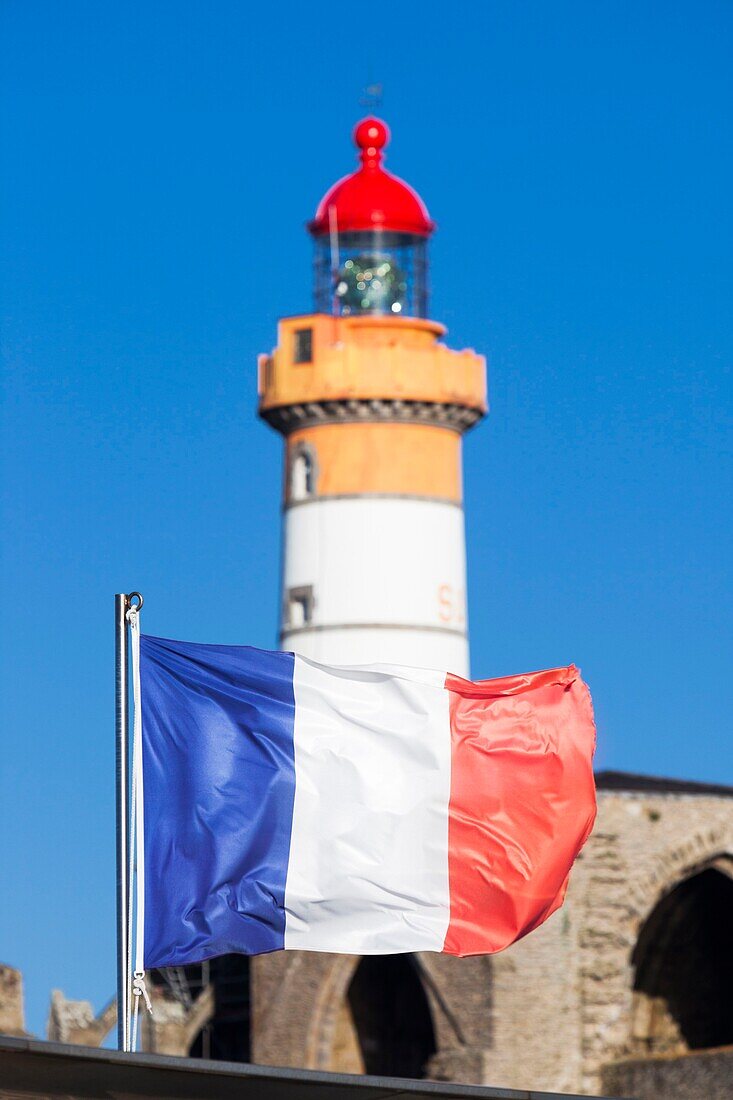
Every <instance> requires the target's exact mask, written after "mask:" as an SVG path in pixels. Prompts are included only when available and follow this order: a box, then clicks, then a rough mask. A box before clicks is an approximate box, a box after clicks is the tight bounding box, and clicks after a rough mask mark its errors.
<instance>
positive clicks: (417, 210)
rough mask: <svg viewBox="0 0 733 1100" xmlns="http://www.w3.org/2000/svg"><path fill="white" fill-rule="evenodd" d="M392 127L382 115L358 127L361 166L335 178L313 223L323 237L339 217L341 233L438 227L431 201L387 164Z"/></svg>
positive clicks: (424, 231) (420, 231)
mask: <svg viewBox="0 0 733 1100" xmlns="http://www.w3.org/2000/svg"><path fill="white" fill-rule="evenodd" d="M389 136H390V135H389V130H388V128H387V126H386V125H385V123H384V122H382V121H380V119H378V118H365V119H362V121H361V122H359V123H358V124H357V125H356V127H355V129H354V142H355V143H356V146H357V148H359V149H360V150H361V153H360V157H361V168H359V169H358V170H357V171H356V172H353V173H352V174H351V175H349V176H344V178H343V179H341V180H339V181H338V183H335V184H334V185H333V187H332V188H331V189H330V191H328V192H327V193H326V194H325V195H324V196H323V198H322V199H321V201H320V203H319V204H318V209H317V211H316V216H315V218H314V219H313V221H312V222H311V223H310V225H309V226H308V228H309V230H310V231H311V233H312V234H313V235H314V236H316V237H320V236H322V235H325V234H327V233H329V232H330V230H331V222H332V220H335V223H336V228H337V229H338V232H339V233H352V232H356V233H358V232H364V231H366V232H368V231H370V230H380V229H381V230H383V231H385V232H388V233H389V232H391V233H412V234H414V235H415V236H419V237H429V236H430V234H431V233H432V231H433V230H434V228H435V223H434V222H433V221H431V219H430V215H429V214H428V212H427V209H426V207H425V204H424V203H423V201H422V199H421V198H420V196H419V195H418V194H417V192H416V191H413V189H412V188H411V187H410V186H409V185H408V184H406V183H405V182H404V180H401V179H398V177H397V176H393V175H392V173H391V172H387V171H385V169H384V168H382V163H381V162H382V149H383V148H384V146H385V145H386V144H387V142H388V141H389Z"/></svg>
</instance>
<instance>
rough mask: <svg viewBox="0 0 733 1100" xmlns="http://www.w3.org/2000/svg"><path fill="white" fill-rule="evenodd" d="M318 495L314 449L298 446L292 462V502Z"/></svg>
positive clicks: (290, 496)
mask: <svg viewBox="0 0 733 1100" xmlns="http://www.w3.org/2000/svg"><path fill="white" fill-rule="evenodd" d="M315 493H316V462H315V456H314V454H313V448H312V447H309V446H308V444H307V443H301V444H298V445H297V447H296V448H295V450H294V452H293V456H292V458H291V460H290V485H289V493H288V496H289V499H290V501H291V502H292V501H296V500H307V499H308V498H309V497H312V496H315Z"/></svg>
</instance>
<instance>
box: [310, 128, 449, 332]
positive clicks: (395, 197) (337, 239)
mask: <svg viewBox="0 0 733 1100" xmlns="http://www.w3.org/2000/svg"><path fill="white" fill-rule="evenodd" d="M388 141H389V130H388V128H387V126H386V125H385V123H384V122H381V121H380V120H379V119H377V118H365V119H363V120H362V121H361V122H360V123H358V125H357V126H356V128H355V130H354V142H355V144H356V146H357V148H358V149H359V150H360V152H359V158H360V160H361V167H360V168H359V169H358V170H357V171H356V172H353V173H352V174H351V175H348V176H345V177H344V178H343V179H341V180H339V181H338V183H336V184H334V186H333V187H332V188H331V189H330V191H328V192H327V194H326V195H324V197H323V199H322V200H321V202H320V204H319V206H318V210H317V211H316V216H315V218H314V219H313V221H312V222H311V223H310V225H309V227H308V228H309V230H310V233H311V235H312V236H313V240H314V246H315V262H314V283H315V285H314V292H315V309H316V311H317V312H318V313H333V314H336V315H338V316H342V317H348V316H364V315H368V314H371V315H375V314H376V315H382V316H385V315H386V316H390V315H391V316H394V317H426V316H427V308H428V282H427V274H428V272H427V246H428V239H429V237H430V235H431V233H432V232H433V230H434V228H435V225H434V223H433V222H432V221H431V220H430V216H429V214H428V212H427V209H426V208H425V205H424V203H423V201H422V199H421V198H420V196H419V195H418V194H417V192H416V191H414V190H413V189H412V188H411V187H410V186H409V185H408V184H406V183H405V182H404V181H403V180H401V179H398V177H397V176H394V175H392V173H391V172H387V171H386V170H385V169H384V168H383V167H382V161H383V159H384V154H383V152H382V150H383V149H384V147H385V145H386V144H387V142H388Z"/></svg>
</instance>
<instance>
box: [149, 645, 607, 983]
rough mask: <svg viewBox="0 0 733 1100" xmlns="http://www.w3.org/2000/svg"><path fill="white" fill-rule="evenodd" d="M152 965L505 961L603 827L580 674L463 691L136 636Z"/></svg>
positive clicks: (431, 676)
mask: <svg viewBox="0 0 733 1100" xmlns="http://www.w3.org/2000/svg"><path fill="white" fill-rule="evenodd" d="M140 687H141V702H142V708H141V713H142V776H141V777H140V784H141V786H142V789H143V791H144V796H143V803H142V805H143V817H144V864H145V869H144V887H145V906H144V910H145V911H144V964H145V966H146V967H161V966H176V965H185V964H188V963H195V962H201V961H203V960H204V959H208V958H212V957H214V956H216V955H222V954H226V953H229V952H239V953H244V954H248V955H255V954H259V953H262V952H266V951H277V950H280V949H283V948H284V949H286V950H287V949H296V950H305V951H336V952H347V953H349V954H362V955H363V954H390V953H394V952H403V951H444V952H447V953H448V954H451V955H474V954H482V953H486V952H493V951H500V950H501V949H502V948H504V947H507V946H508V945H509V944H511V943H512V942H513V941H514V940H516V939H518V938H519V937H520V936H523V935H525V934H526V933H527V932H530V931H531V930H532V929H533V928H536V927H537V926H538V925H539V924H541V923H542V921H544V920H545V918H546V917H548V916H549V915H550V914H551V913H552V912H553V911H554V910H555V909H557V908H558V906H560V905H561V904H562V900H563V896H564V893H565V888H566V885H567V879H568V875H569V872H570V868H571V866H572V863H573V860H574V859H575V857H576V855H577V854H578V852H579V851H580V849H581V847H582V845H583V843H584V841H585V840H586V838H587V836H588V834H589V833H590V830H591V828H592V825H593V821H594V818H595V791H594V784H593V772H592V756H593V750H594V746H595V727H594V723H593V712H592V707H591V700H590V695H589V692H588V689H587V687H586V686H585V684H584V683H583V681H582V680H581V678H580V674H579V672H578V670H577V669H576V668H575V667H573V666H570V667H569V668H557V669H552V670H550V671H546V672H535V673H530V674H528V675H525V676H511V677H506V678H503V679H498V680H484V681H478V682H470V681H468V680H462V679H460V678H458V677H455V676H451V675H447V674H446V673H445V672H434V671H425V670H421V669H415V668H407V667H401V666H395V665H366V666H348V667H346V666H343V667H339V666H329V665H322V664H317V663H316V662H315V661H311V660H308V659H306V658H305V657H301V656H298V655H295V654H293V653H281V652H268V651H265V650H259V649H252V648H250V647H246V646H221V645H200V644H193V643H188V642H175V641H168V640H165V639H162V638H152V637H147V636H143V637H142V638H141V649H140Z"/></svg>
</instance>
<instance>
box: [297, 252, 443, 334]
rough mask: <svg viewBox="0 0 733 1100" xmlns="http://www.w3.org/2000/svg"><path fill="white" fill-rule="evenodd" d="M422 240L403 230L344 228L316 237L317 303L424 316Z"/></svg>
mask: <svg viewBox="0 0 733 1100" xmlns="http://www.w3.org/2000/svg"><path fill="white" fill-rule="evenodd" d="M425 246H426V242H425V240H424V239H423V238H421V237H415V236H412V235H411V234H407V233H381V232H378V231H375V232H372V233H344V234H341V235H340V237H339V239H338V247H337V246H336V241H335V240H332V239H324V238H320V239H317V240H316V265H315V276H316V286H315V291H316V293H315V298H316V309H317V310H318V312H322V313H332V312H333V313H336V314H340V315H341V316H344V317H348V316H358V315H363V314H388V315H391V316H408V317H424V316H426V312H427V301H426V299H427V294H426V288H425V267H426V264H425Z"/></svg>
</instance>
